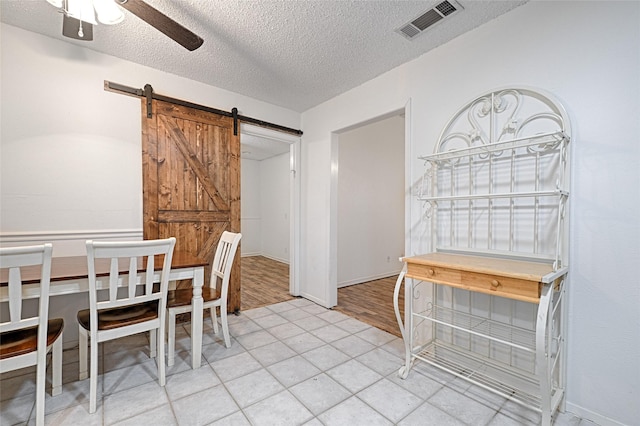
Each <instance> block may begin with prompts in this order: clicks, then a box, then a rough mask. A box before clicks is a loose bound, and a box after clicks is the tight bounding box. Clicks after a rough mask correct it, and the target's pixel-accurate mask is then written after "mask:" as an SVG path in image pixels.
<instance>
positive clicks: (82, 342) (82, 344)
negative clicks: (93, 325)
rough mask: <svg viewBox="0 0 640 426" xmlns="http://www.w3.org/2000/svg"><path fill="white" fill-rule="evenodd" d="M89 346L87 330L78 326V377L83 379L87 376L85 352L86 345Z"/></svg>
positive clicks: (86, 354) (86, 355)
mask: <svg viewBox="0 0 640 426" xmlns="http://www.w3.org/2000/svg"><path fill="white" fill-rule="evenodd" d="M88 346H89V334H88V333H87V331H86V330H85V329H84V328H82V327H80V326H78V352H79V355H78V356H79V362H80V374H79V377H78V378H79V379H80V380H84V379H86V378H87V377H89V372H88V369H87V359H88V358H87V357H88V356H89V354H88V353H87V347H88Z"/></svg>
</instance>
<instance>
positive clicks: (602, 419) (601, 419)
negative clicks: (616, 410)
mask: <svg viewBox="0 0 640 426" xmlns="http://www.w3.org/2000/svg"><path fill="white" fill-rule="evenodd" d="M566 411H568V412H570V413H573V414H575V415H576V416H578V417H580V418H583V419H585V420H589V421H592V422H594V423H595V424H598V425H600V426H625V424H624V423H621V422H618V421H616V420H613V419H610V418H609V417H606V416H603V415H601V414H598V413H594V412H593V411H591V410H588V409H586V408H584V407H581V406H579V405H576V404H572V403H571V402H569V401H567V410H566Z"/></svg>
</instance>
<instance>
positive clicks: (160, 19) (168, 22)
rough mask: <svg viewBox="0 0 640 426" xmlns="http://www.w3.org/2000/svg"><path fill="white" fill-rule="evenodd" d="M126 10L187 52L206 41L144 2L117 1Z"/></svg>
mask: <svg viewBox="0 0 640 426" xmlns="http://www.w3.org/2000/svg"><path fill="white" fill-rule="evenodd" d="M116 3H117V4H118V5H120V6H122V7H123V8H124V9H126V10H128V11H129V12H131V13H133V14H134V15H136V16H137V17H138V18H140V19H142V20H143V21H145V22H146V23H147V24H149V25H151V26H152V27H154V28H156V29H157V30H158V31H160V32H162V33H164V34H165V35H167V36H168V37H169V38H171V39H173V40H175V41H176V42H177V43H179V44H180V45H182V46H183V47H184V48H185V49H187V50H191V51H193V50H196V49H197V48H198V47H200V46H202V43H203V42H204V40H202V38H201V37H200V36H198V35H196V34H194V33H193V32H191V31H189V30H188V29H186V28H185V27H183V26H182V25H180V24H178V23H177V22H176V21H174V20H173V19H171V18H169V17H168V16H166V15H165V14H163V13H162V12H160V11H159V10H157V9H156V8H154V7H152V6H150V5H148V4H147V3H145V2H144V1H142V0H116Z"/></svg>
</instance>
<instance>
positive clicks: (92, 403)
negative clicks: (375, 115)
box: [89, 339, 98, 414]
mask: <svg viewBox="0 0 640 426" xmlns="http://www.w3.org/2000/svg"><path fill="white" fill-rule="evenodd" d="M96 340H97V339H96ZM90 369H91V374H89V413H91V414H93V413H95V412H96V405H97V403H96V402H97V394H98V342H97V341H92V342H91V365H90Z"/></svg>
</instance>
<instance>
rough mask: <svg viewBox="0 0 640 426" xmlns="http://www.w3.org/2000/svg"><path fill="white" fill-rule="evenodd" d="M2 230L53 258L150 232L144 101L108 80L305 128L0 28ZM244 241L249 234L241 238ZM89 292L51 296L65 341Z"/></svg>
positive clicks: (231, 98)
mask: <svg viewBox="0 0 640 426" xmlns="http://www.w3.org/2000/svg"><path fill="white" fill-rule="evenodd" d="M0 31H1V32H0V47H1V49H0V55H1V56H0V59H1V61H0V62H1V63H0V73H1V74H0V76H1V82H2V93H1V95H0V107H1V111H2V116H1V118H0V157H1V158H0V237H1V241H2V244H7V245H9V244H13V245H16V244H21V243H25V242H29V243H38V242H43V241H51V242H53V244H54V250H53V251H54V256H63V255H84V254H85V249H84V241H85V240H86V239H89V238H95V239H98V238H100V239H105V238H111V239H122V238H127V239H131V238H135V239H140V238H142V160H141V118H140V117H141V113H140V111H141V109H140V108H141V107H140V104H141V101H140V100H139V99H136V98H132V97H129V96H123V95H119V94H115V93H110V92H106V91H104V90H103V84H104V83H103V82H104V80H109V81H113V82H116V83H121V84H124V85H127V86H132V87H136V88H141V87H143V86H144V85H145V84H146V83H149V84H151V85H152V86H153V87H154V90H155V91H156V92H158V93H160V94H163V95H167V96H172V97H176V98H181V99H185V100H189V101H192V102H194V103H199V104H203V105H208V106H212V107H215V108H219V109H222V110H227V111H230V110H231V109H232V108H233V107H237V108H238V110H239V112H240V114H243V115H247V116H250V117H255V118H259V119H262V120H265V121H270V122H273V123H278V124H281V125H283V126H287V127H292V128H300V114H299V113H296V112H294V111H291V110H287V109H284V108H281V107H277V106H274V105H270V104H267V103H265V102H261V101H258V100H255V99H252V98H249V97H246V96H242V95H239V94H236V93H232V92H229V91H226V90H222V89H218V88H215V87H211V86H207V85H205V84H202V83H198V82H195V81H192V80H187V79H184V78H180V77H177V76H175V75H172V74H168V73H165V72H162V71H158V70H154V69H151V68H148V67H144V66H141V65H137V64H134V63H132V62H128V61H124V60H120V59H117V58H114V57H111V56H107V55H103V54H100V53H97V52H94V51H92V50H89V49H87V48H84V47H78V46H74V45H71V44H69V43H65V42H62V41H59V40H54V39H52V38H49V37H44V36H41V35H38V34H35V33H31V32H28V31H24V30H21V29H19V28H16V27H12V26H10V25H6V24H4V23H3V24H2V25H1V27H0ZM245 244H246V242H245V241H243V243H242V246H243V247H244V245H245ZM87 306H88V297H87V295H86V294H84V295H77V296H76V297H74V298H71V297H65V298H55V297H54V298H52V301H51V315H56V316H62V317H64V319H65V322H66V324H67V327H66V328H65V332H64V336H65V337H64V339H65V342H73V341H75V340H77V327H73V324H76V320H75V316H76V313H77V310H78V309H83V308H86V307H87Z"/></svg>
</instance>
